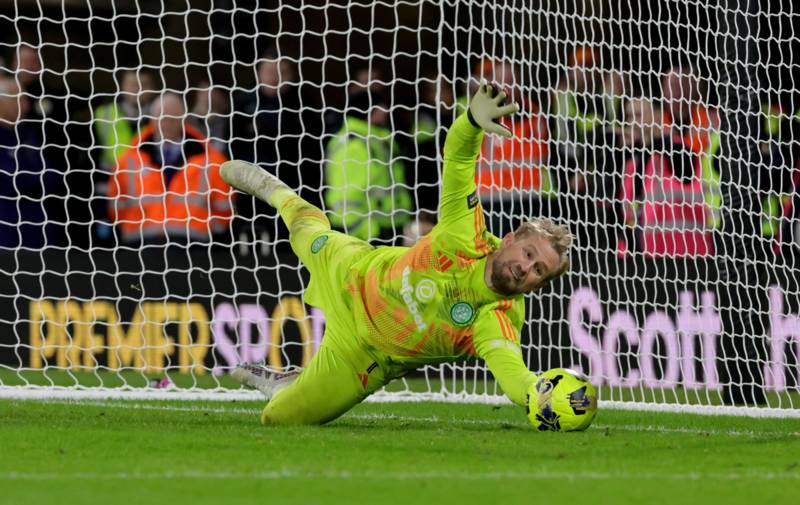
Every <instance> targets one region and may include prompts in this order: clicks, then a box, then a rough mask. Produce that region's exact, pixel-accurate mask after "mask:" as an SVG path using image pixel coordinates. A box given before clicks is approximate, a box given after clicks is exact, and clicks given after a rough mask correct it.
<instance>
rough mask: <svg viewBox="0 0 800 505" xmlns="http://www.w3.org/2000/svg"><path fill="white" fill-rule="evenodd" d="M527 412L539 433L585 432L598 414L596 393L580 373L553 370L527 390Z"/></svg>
mask: <svg viewBox="0 0 800 505" xmlns="http://www.w3.org/2000/svg"><path fill="white" fill-rule="evenodd" d="M525 409H526V411H527V413H528V419H530V421H531V423H532V424H533V426H534V427H535V428H536V429H538V430H539V431H583V430H585V429H586V428H588V427H589V425H590V424H592V420H593V419H594V416H595V414H597V390H596V389H595V388H594V386H592V384H591V383H590V382H589V381H587V380H586V379H584V378H583V377H581V376H580V375H579V374H578V373H577V372H574V371H572V370H568V369H566V368H553V369H552V370H548V371H546V372H544V373H541V374H539V375H538V376H537V377H536V381H535V382H534V383H533V384H531V386H530V388H528V401H527V404H526V406H525Z"/></svg>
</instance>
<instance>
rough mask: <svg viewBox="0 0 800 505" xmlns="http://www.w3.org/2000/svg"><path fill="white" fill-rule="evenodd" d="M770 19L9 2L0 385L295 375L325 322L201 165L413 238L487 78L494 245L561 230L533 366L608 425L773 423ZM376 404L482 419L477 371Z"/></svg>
mask: <svg viewBox="0 0 800 505" xmlns="http://www.w3.org/2000/svg"><path fill="white" fill-rule="evenodd" d="M137 4H138V6H137ZM793 9H795V7H794V6H793V5H792V4H791V3H786V2H771V3H766V4H764V5H756V2H745V3H741V2H734V1H732V0H723V1H722V2H719V3H718V4H715V6H709V5H707V4H705V3H703V2H694V1H687V2H683V1H682V2H673V1H667V2H662V3H659V4H658V5H656V6H653V5H651V4H650V3H648V2H644V1H640V2H622V3H618V2H605V1H602V0H593V1H589V2H577V3H564V2H556V1H549V0H542V1H531V0H481V1H474V0H473V1H468V2H467V1H464V2H462V1H444V2H429V1H424V0H419V1H417V0H411V1H406V2H399V3H395V2H366V1H363V2H362V1H360V0H359V1H343V0H342V1H340V0H325V1H322V0H319V1H307V2H278V1H267V2H256V1H253V0H204V1H197V2H194V1H193V2H185V1H178V0H174V1H173V0H160V1H148V2H118V1H114V0H109V1H104V2H94V1H92V2H90V1H88V0H64V1H48V0H41V1H39V2H15V3H12V4H10V5H5V6H3V7H2V8H0V27H2V32H1V33H2V35H1V36H0V50H1V52H2V54H0V56H2V63H0V64H1V65H2V67H3V75H2V76H0V114H1V115H2V116H1V117H0V141H1V142H2V147H3V149H2V154H0V164H1V166H0V181H2V182H0V270H1V271H2V275H0V297H2V303H0V325H2V331H0V396H18V397H37V396H70V397H75V396H89V397H91V396H105V397H108V396H120V397H140V398H222V399H225V398H258V395H257V394H254V393H253V392H251V391H247V390H244V389H242V388H241V387H239V386H238V385H237V384H236V383H235V382H233V381H231V380H230V378H229V377H228V376H227V372H228V371H229V370H230V369H231V368H232V367H234V366H235V365H236V364H237V363H239V362H243V361H261V360H263V361H265V362H266V363H267V364H268V365H270V366H272V367H274V368H278V369H285V368H289V367H302V366H304V365H305V364H307V363H308V361H309V360H310V359H311V357H312V356H313V355H314V352H315V350H316V349H317V348H318V347H319V345H320V342H321V341H322V338H323V334H324V328H325V314H323V313H322V312H321V311H319V310H317V309H313V308H311V307H310V306H308V305H306V304H305V303H304V298H303V293H304V289H305V287H306V285H307V282H308V275H307V273H306V272H305V270H304V269H303V267H302V265H300V264H299V263H298V260H297V259H296V257H295V256H294V255H293V254H292V253H291V250H290V247H289V242H288V234H287V231H286V229H285V228H284V226H283V225H282V224H281V223H280V222H279V220H278V219H277V218H276V214H275V212H274V211H273V210H271V209H270V208H269V207H268V206H266V205H263V204H261V203H260V202H256V201H255V200H254V199H253V198H252V197H250V196H248V195H244V194H234V193H233V192H230V191H229V190H228V188H227V187H226V186H225V185H224V183H221V181H220V180H217V178H215V177H212V176H210V175H208V174H209V173H210V172H208V171H206V170H205V167H206V166H207V165H208V164H218V163H219V162H221V161H222V160H225V159H231V158H237V159H245V160H249V161H253V162H256V163H258V164H259V165H261V166H262V167H263V168H265V169H267V170H269V171H271V172H272V173H277V174H278V175H279V176H280V177H281V178H282V179H283V180H284V181H286V182H287V184H289V185H290V186H292V187H294V188H296V189H298V190H299V191H300V193H301V195H302V196H303V197H304V198H306V199H308V200H309V201H311V202H312V203H315V204H318V205H320V206H321V207H323V208H324V209H325V210H326V212H327V213H328V215H329V216H330V218H331V221H332V222H333V224H334V226H336V227H338V228H340V229H345V230H346V231H347V232H348V233H350V234H351V235H354V236H359V237H362V238H365V239H368V240H370V241H371V242H373V243H375V244H379V245H380V244H384V245H408V244H413V243H414V241H416V240H417V239H418V238H419V237H420V236H421V235H422V234H424V233H426V231H427V230H428V229H429V228H430V226H432V224H433V223H435V219H436V207H437V198H438V194H439V181H440V177H441V162H442V157H441V152H442V147H443V143H444V138H445V135H446V133H447V129H448V127H449V126H450V124H451V123H452V121H453V120H454V118H455V117H456V116H457V115H458V114H460V113H461V112H463V111H464V110H465V107H466V106H467V104H468V100H467V97H468V96H469V95H470V93H471V92H472V91H473V90H474V89H475V86H476V84H477V83H478V82H479V81H480V79H487V80H489V81H491V82H493V83H494V85H495V87H497V88H498V89H503V90H505V91H506V92H507V93H508V95H509V97H510V99H512V100H514V101H516V102H517V103H519V104H520V106H521V112H520V113H519V114H517V115H515V116H514V117H512V118H509V119H508V120H507V123H506V125H507V126H508V127H509V128H510V129H511V130H512V131H513V133H514V138H513V139H511V140H504V139H501V138H499V137H496V136H491V135H487V137H486V139H485V140H484V144H483V146H482V150H481V156H480V159H479V160H478V163H477V172H476V181H477V183H478V192H477V198H478V200H479V201H480V202H481V204H482V206H483V208H484V210H485V213H486V222H487V225H488V227H489V229H490V231H491V232H492V233H494V234H495V235H498V236H502V235H503V234H505V233H507V232H509V231H511V230H513V229H514V228H515V227H516V226H517V225H518V224H519V223H520V222H521V220H522V219H523V218H524V217H525V216H533V215H546V216H550V217H552V218H554V219H556V220H558V221H560V222H563V223H567V224H568V225H569V226H570V228H571V230H572V231H573V233H574V235H575V243H574V246H573V248H572V250H571V252H570V264H571V268H570V271H569V273H568V274H567V275H565V276H563V277H562V278H560V279H558V280H556V281H554V282H553V283H552V284H551V285H550V286H548V287H546V288H544V289H543V290H541V291H537V292H535V293H533V294H532V295H530V296H528V297H527V298H526V302H527V318H526V323H525V326H524V329H523V332H522V335H521V344H522V350H523V355H524V358H525V360H526V362H527V363H528V365H529V367H530V368H531V369H532V370H534V371H536V370H545V369H549V368H553V367H565V368H571V369H575V370H578V371H580V372H582V373H584V374H585V375H587V376H588V377H590V378H591V380H592V382H594V383H595V384H596V385H597V386H599V388H600V391H601V395H602V400H603V401H604V402H605V404H606V405H612V406H615V407H620V408H649V409H666V410H689V411H698V412H708V413H745V414H750V415H779V416H798V415H800V394H798V385H799V384H800V360H799V359H798V356H799V355H800V286H799V284H800V282H798V277H799V276H798V274H797V272H798V270H797V268H798V264H797V260H798V247H799V246H800V224H798V223H800V200H799V199H800V197H799V196H798V187H800V172H798V169H797V162H798V159H800V158H799V157H798V145H800V144H798V140H800V139H798V138H797V137H796V135H795V133H796V132H797V131H798V126H800V123H799V122H798V121H800V119H798V118H800V105H798V102H797V99H796V98H797V97H796V95H797V91H796V88H797V85H796V84H795V83H796V82H797V77H798V70H799V69H800V61H798V59H797V56H796V55H797V54H800V37H799V36H798V33H797V28H796V23H793V19H795V16H796V13H795V12H793ZM342 174H344V175H342ZM375 398H376V399H382V400H447V401H478V402H503V401H505V400H504V397H503V395H502V391H500V390H499V388H498V387H497V385H496V384H495V382H494V381H493V379H492V376H491V373H490V372H489V371H488V369H487V368H486V366H485V364H484V363H483V362H481V361H475V362H466V363H454V364H444V365H441V366H429V367H426V368H424V369H422V370H420V371H419V372H417V373H414V374H410V375H409V376H407V377H406V378H404V379H403V380H400V381H396V382H395V383H393V384H391V385H390V386H388V387H387V388H386V389H385V390H384V391H381V392H379V393H378V394H376V395H375Z"/></svg>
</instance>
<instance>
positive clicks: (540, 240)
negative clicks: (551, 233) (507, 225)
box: [489, 232, 562, 295]
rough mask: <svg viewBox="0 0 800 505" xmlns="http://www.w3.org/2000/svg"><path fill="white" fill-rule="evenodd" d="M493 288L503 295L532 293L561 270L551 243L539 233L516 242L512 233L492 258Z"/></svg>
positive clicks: (491, 276) (558, 259) (560, 264)
mask: <svg viewBox="0 0 800 505" xmlns="http://www.w3.org/2000/svg"><path fill="white" fill-rule="evenodd" d="M489 266H490V269H491V273H490V276H489V279H490V282H491V288H492V289H494V291H496V292H498V293H500V294H503V295H518V294H522V293H529V292H531V291H534V290H535V289H538V288H540V287H542V286H543V285H544V284H545V283H546V282H547V281H548V280H549V279H550V278H552V277H554V276H557V274H558V272H559V271H560V270H561V266H562V260H561V257H560V256H559V254H558V253H557V252H556V250H555V249H554V248H553V245H552V244H551V243H550V241H549V240H548V239H547V238H545V237H544V236H542V235H539V234H538V233H532V234H528V235H526V236H524V237H521V238H516V237H515V236H514V233H513V232H511V233H509V234H507V235H506V236H505V237H503V242H502V245H501V246H500V248H499V249H497V250H496V251H495V252H494V253H493V254H492V255H491V257H490V258H489Z"/></svg>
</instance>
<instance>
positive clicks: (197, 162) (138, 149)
mask: <svg viewBox="0 0 800 505" xmlns="http://www.w3.org/2000/svg"><path fill="white" fill-rule="evenodd" d="M184 132H185V139H184V141H183V142H182V145H181V149H182V150H183V157H182V159H183V160H185V165H184V166H182V167H174V168H175V169H176V172H175V173H174V175H173V176H172V177H171V179H170V180H169V181H168V184H166V185H165V180H164V169H163V167H162V166H161V165H160V163H159V162H158V160H157V159H156V156H155V152H157V151H156V150H157V149H158V145H157V144H156V143H154V142H153V127H152V126H147V127H146V128H143V129H142V131H141V133H140V134H139V136H138V137H136V138H135V139H134V141H133V146H132V147H131V148H130V149H128V150H127V151H126V152H125V153H124V154H122V155H121V156H120V158H119V159H118V160H117V165H116V168H115V170H114V174H113V176H112V177H111V180H110V183H109V189H108V196H109V197H110V202H109V217H110V218H111V221H112V222H115V223H118V225H119V229H120V232H121V234H122V239H123V241H125V242H137V241H141V242H147V241H156V240H159V239H164V238H166V237H171V238H182V239H186V240H190V241H194V242H209V241H210V240H211V237H212V235H213V234H216V233H218V232H221V231H224V230H225V229H227V227H228V225H229V223H230V219H231V217H232V215H233V206H232V203H233V193H232V190H231V187H230V186H228V184H226V183H225V181H223V180H222V177H221V176H220V173H219V166H220V164H222V163H223V162H224V161H226V157H225V156H224V155H223V154H222V153H220V152H219V151H217V150H216V149H214V148H213V147H211V145H210V144H209V143H208V140H207V139H206V138H205V137H204V136H203V135H202V134H201V133H200V132H198V131H197V130H195V129H194V128H192V127H190V126H188V125H184Z"/></svg>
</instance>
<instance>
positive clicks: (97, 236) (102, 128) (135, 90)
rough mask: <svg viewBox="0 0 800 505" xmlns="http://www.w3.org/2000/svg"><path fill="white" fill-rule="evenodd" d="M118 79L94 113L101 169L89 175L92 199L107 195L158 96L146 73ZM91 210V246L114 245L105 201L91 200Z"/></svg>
mask: <svg viewBox="0 0 800 505" xmlns="http://www.w3.org/2000/svg"><path fill="white" fill-rule="evenodd" d="M117 78H118V81H117V80H116V79H115V84H117V83H118V84H117V85H118V86H119V88H118V89H119V92H118V93H117V94H116V95H114V98H113V99H112V100H111V101H110V102H108V103H105V104H102V105H99V106H98V107H97V108H96V109H95V110H94V117H93V121H92V124H93V126H94V130H95V131H94V133H95V135H94V144H93V145H92V147H93V148H94V149H93V155H94V158H95V162H96V163H97V166H98V167H99V169H100V170H95V171H94V172H93V173H92V175H91V182H92V183H93V186H94V188H93V193H94V194H93V196H94V197H97V196H104V195H107V194H108V179H109V176H110V174H111V173H112V172H113V171H114V167H115V166H116V164H117V159H118V158H119V157H120V156H122V155H123V154H124V153H125V152H126V151H127V150H128V149H130V148H131V146H132V145H133V139H134V137H136V135H137V134H138V133H139V130H141V128H142V127H143V126H144V124H145V119H144V113H145V111H147V110H148V109H149V107H150V104H151V103H152V101H153V99H154V98H155V97H156V96H157V93H156V83H155V79H154V77H153V75H152V74H150V73H149V72H143V71H138V72H137V71H136V70H125V71H123V72H121V74H120V75H119V76H117ZM91 210H92V220H91V221H92V227H93V228H94V233H93V234H92V239H93V245H99V246H111V245H113V240H112V232H113V227H112V225H111V224H109V223H108V222H106V220H105V216H106V209H105V202H104V199H103V198H93V199H92V202H91Z"/></svg>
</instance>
